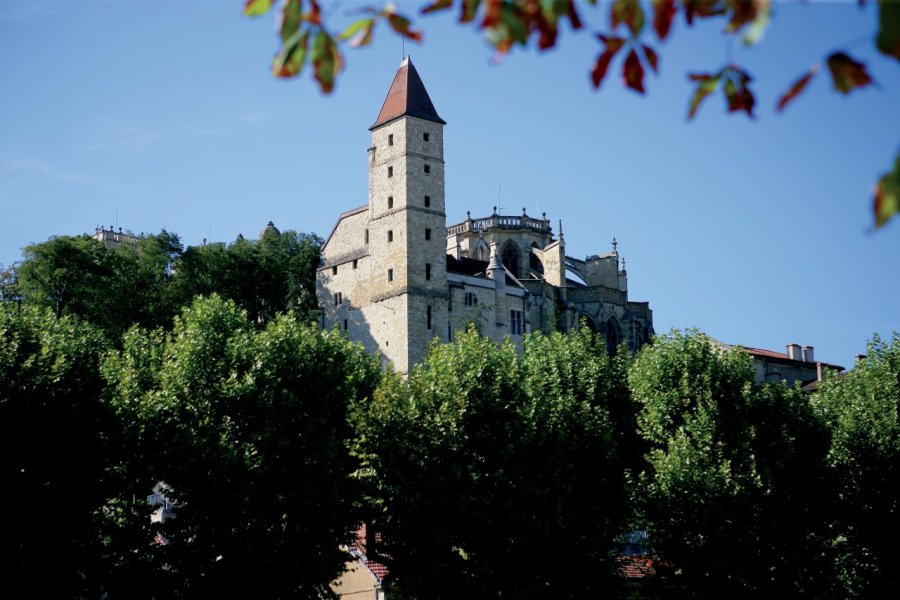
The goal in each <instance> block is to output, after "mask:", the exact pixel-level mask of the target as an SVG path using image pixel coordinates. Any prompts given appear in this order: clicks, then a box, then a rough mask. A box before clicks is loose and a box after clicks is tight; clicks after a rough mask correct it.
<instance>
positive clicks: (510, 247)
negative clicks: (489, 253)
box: [501, 241, 521, 278]
mask: <svg viewBox="0 0 900 600" xmlns="http://www.w3.org/2000/svg"><path fill="white" fill-rule="evenodd" d="M519 259H520V254H519V249H518V248H517V247H516V245H515V243H513V242H512V241H509V242H506V245H505V246H503V254H501V260H502V261H503V266H504V267H506V268H507V269H508V270H509V272H510V273H512V274H513V277H516V278H519V277H521V275H520V273H519Z"/></svg>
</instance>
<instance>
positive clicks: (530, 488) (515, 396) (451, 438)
mask: <svg viewBox="0 0 900 600" xmlns="http://www.w3.org/2000/svg"><path fill="white" fill-rule="evenodd" d="M623 382H624V368H623V367H622V365H621V364H619V363H615V362H612V361H610V360H609V359H608V358H607V357H606V355H605V351H604V344H603V343H602V341H599V339H595V338H593V337H592V336H591V334H590V333H589V332H587V331H586V330H585V331H582V332H579V333H577V334H574V335H572V336H568V337H567V336H564V335H561V334H553V335H549V336H542V335H534V336H530V337H529V338H528V339H527V341H526V346H525V352H524V355H523V356H522V357H521V358H520V357H517V355H516V352H515V349H514V348H513V346H512V345H510V344H505V345H503V346H502V347H497V346H496V345H495V344H494V343H493V342H491V341H490V340H488V339H486V338H483V337H481V336H479V335H478V334H477V332H476V331H474V330H470V331H469V332H468V333H466V334H462V335H460V336H459V337H458V338H457V340H456V341H455V342H454V343H452V344H449V345H434V346H432V348H431V351H430V353H429V356H428V359H427V360H426V362H425V364H424V365H422V366H420V367H418V368H416V369H415V370H414V371H413V372H412V373H411V374H410V376H409V379H408V380H407V381H403V380H402V379H400V378H399V377H389V378H387V379H386V380H385V382H384V384H383V385H382V387H381V388H379V391H378V393H377V394H376V397H375V399H374V401H373V402H372V403H371V404H368V405H359V406H358V408H357V411H356V413H355V415H354V423H355V425H356V430H357V434H356V436H357V437H356V448H357V452H358V453H359V454H360V455H361V457H362V459H363V461H364V467H365V468H364V470H363V471H362V472H363V473H364V474H365V475H366V476H367V478H366V480H367V483H368V485H369V494H370V497H371V498H372V499H373V505H374V509H375V510H374V512H373V513H372V514H371V515H370V519H371V520H372V522H371V523H370V525H374V526H375V527H377V529H378V531H380V532H381V533H382V535H383V542H382V545H381V548H380V551H381V552H382V553H383V554H384V555H385V556H387V557H388V558H386V559H385V560H386V561H388V563H389V565H390V567H391V577H392V584H391V587H390V591H389V593H390V594H392V595H396V596H398V597H402V598H406V597H409V598H421V597H429V598H450V597H499V596H503V597H505V596H507V595H509V596H512V597H518V598H530V597H535V598H539V597H547V595H548V593H549V594H550V595H552V596H553V597H554V598H570V597H582V595H583V594H585V593H587V592H588V590H596V589H597V588H598V586H600V587H608V586H609V584H610V579H609V577H610V575H611V571H612V568H611V565H610V563H609V561H608V560H607V559H608V556H609V552H610V549H611V542H612V539H613V537H614V535H615V533H617V532H618V529H619V527H620V525H621V523H622V518H623V514H624V506H625V502H624V487H623V486H624V478H623V470H622V468H621V460H622V457H621V455H620V450H619V448H618V447H617V436H616V432H615V426H614V420H613V416H611V412H613V411H612V410H611V407H613V406H617V405H619V404H621V403H622V402H623V399H622V398H619V397H617V396H618V395H619V394H623V393H624V385H623ZM621 414H622V412H621V411H619V413H617V414H616V416H617V417H619V416H621ZM576 565H577V568H576Z"/></svg>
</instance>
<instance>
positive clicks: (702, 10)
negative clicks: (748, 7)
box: [683, 0, 746, 25]
mask: <svg viewBox="0 0 900 600" xmlns="http://www.w3.org/2000/svg"><path fill="white" fill-rule="evenodd" d="M740 1H746V0H740ZM683 3H684V16H685V17H686V18H687V22H688V25H693V24H694V16H695V15H696V16H697V17H700V18H701V19H705V18H707V17H715V16H718V15H724V14H725V13H726V12H728V9H727V7H726V6H725V3H724V1H723V0H683Z"/></svg>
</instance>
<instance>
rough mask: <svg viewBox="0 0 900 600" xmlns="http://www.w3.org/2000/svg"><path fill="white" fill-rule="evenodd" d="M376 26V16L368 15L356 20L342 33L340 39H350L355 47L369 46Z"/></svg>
mask: <svg viewBox="0 0 900 600" xmlns="http://www.w3.org/2000/svg"><path fill="white" fill-rule="evenodd" d="M374 28H375V17H366V18H362V19H359V20H357V21H354V22H353V23H350V25H348V26H347V28H346V29H345V30H344V31H343V33H341V34H340V35H339V36H338V37H337V39H338V40H347V39H349V40H350V45H351V46H353V47H360V46H368V45H369V44H370V43H371V42H372V31H373V30H374Z"/></svg>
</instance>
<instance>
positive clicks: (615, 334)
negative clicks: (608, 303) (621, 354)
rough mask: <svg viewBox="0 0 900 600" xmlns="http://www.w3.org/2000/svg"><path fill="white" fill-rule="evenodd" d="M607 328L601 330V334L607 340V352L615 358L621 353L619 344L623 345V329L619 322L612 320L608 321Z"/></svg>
mask: <svg viewBox="0 0 900 600" xmlns="http://www.w3.org/2000/svg"><path fill="white" fill-rule="evenodd" d="M605 325H606V326H605V327H603V328H601V334H602V335H603V337H604V339H605V340H606V352H607V353H608V354H609V355H610V356H615V355H616V353H617V352H618V351H619V344H621V343H622V328H621V327H619V323H618V321H616V319H614V318H610V319H609V320H608V321H606V324H605ZM603 329H605V331H602V330H603Z"/></svg>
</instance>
